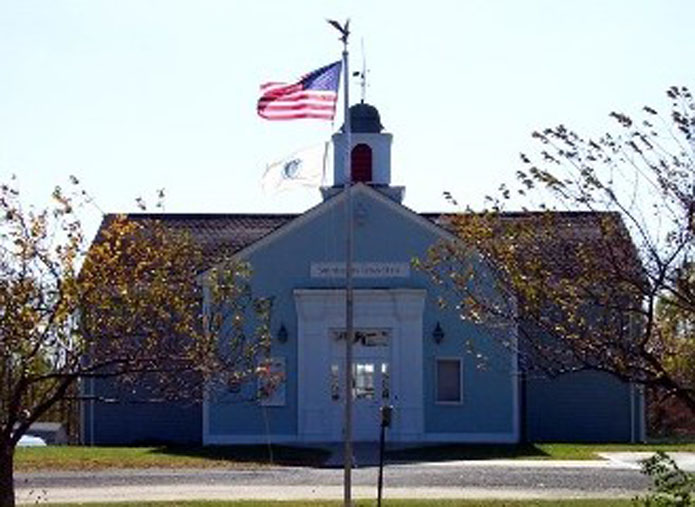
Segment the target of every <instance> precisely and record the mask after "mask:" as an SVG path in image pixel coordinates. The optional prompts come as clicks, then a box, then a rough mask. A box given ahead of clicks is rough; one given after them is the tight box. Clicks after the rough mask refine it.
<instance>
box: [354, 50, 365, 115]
mask: <svg viewBox="0 0 695 507" xmlns="http://www.w3.org/2000/svg"><path fill="white" fill-rule="evenodd" d="M360 45H361V46H362V72H360V71H358V70H356V71H355V72H353V73H352V76H353V77H359V78H360V88H361V89H362V103H363V104H364V99H365V97H366V95H367V72H368V70H367V56H366V55H365V53H364V39H361V40H360Z"/></svg>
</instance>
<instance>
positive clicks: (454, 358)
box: [434, 356, 463, 405]
mask: <svg viewBox="0 0 695 507" xmlns="http://www.w3.org/2000/svg"><path fill="white" fill-rule="evenodd" d="M444 361H456V362H458V364H459V399H458V401H445V400H440V399H439V363H440V362H444ZM434 403H435V404H436V405H462V404H463V358H461V357H459V356H437V357H435V358H434Z"/></svg>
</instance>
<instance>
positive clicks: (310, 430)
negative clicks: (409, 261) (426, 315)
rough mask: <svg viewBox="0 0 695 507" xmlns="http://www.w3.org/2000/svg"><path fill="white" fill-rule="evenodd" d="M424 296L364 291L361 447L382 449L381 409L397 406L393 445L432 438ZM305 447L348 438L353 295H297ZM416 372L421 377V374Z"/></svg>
mask: <svg viewBox="0 0 695 507" xmlns="http://www.w3.org/2000/svg"><path fill="white" fill-rule="evenodd" d="M425 296H426V291H425V290H423V289H409V288H397V289H356V290H355V331H356V332H355V337H356V343H355V346H354V349H353V351H354V362H353V377H354V386H353V397H354V398H353V399H354V404H355V405H354V421H353V427H354V439H355V440H356V441H376V440H377V439H378V436H379V407H380V406H381V405H386V404H391V405H393V406H394V408H395V417H394V420H393V426H392V431H391V437H390V438H391V439H392V440H396V441H418V440H421V439H422V436H423V433H424V410H423V376H422V371H423V369H422V361H423V358H422V329H423V320H422V319H423V311H424V303H425ZM294 299H295V305H296V308H297V318H298V324H297V331H298V333H297V335H298V344H297V345H298V356H297V357H298V365H297V370H298V371H297V373H298V413H297V417H298V440H299V441H301V442H319V441H320V442H329V441H340V440H342V437H343V408H344V400H343V397H344V392H345V391H344V388H343V386H342V385H341V384H342V382H343V378H344V375H343V374H342V372H343V371H344V367H345V355H344V354H345V341H344V338H345V332H344V329H345V291H344V290H339V289H297V290H295V291H294ZM414 372H415V374H413V373H414Z"/></svg>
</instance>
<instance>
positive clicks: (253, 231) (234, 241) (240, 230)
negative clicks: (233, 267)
mask: <svg viewBox="0 0 695 507" xmlns="http://www.w3.org/2000/svg"><path fill="white" fill-rule="evenodd" d="M112 216H114V215H107V216H106V217H104V220H103V221H102V225H101V227H104V224H106V223H108V221H109V220H110V219H111V217H112ZM127 216H128V218H129V219H130V220H134V221H149V220H157V221H160V222H161V223H162V224H164V225H165V226H166V227H167V229H170V230H172V231H176V232H182V233H185V234H189V235H190V237H191V239H192V240H193V241H194V242H195V243H197V244H198V245H199V246H200V247H201V249H202V253H203V257H204V262H205V263H206V264H208V265H211V264H214V263H216V262H219V261H220V260H222V259H223V258H224V257H226V256H230V255H232V254H234V253H236V252H238V251H239V250H241V249H242V248H245V247H247V246H249V245H252V244H253V243H255V242H256V241H258V240H259V239H261V238H263V237H264V236H266V235H268V234H270V233H271V232H273V231H274V230H276V229H279V228H280V227H282V226H283V225H285V224H287V223H288V222H291V221H292V220H293V219H295V218H296V217H298V216H299V214H296V213H295V214H248V213H239V214H237V213H131V214H128V215H127Z"/></svg>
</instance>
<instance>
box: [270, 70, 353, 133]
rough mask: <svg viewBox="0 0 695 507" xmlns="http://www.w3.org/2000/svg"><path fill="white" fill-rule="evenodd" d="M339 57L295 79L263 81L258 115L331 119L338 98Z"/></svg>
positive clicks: (280, 117) (278, 118) (284, 118)
mask: <svg viewBox="0 0 695 507" xmlns="http://www.w3.org/2000/svg"><path fill="white" fill-rule="evenodd" d="M341 67H342V64H341V62H340V61H337V62H334V63H331V64H329V65H326V66H325V67H321V68H320V69H317V70H315V71H313V72H310V73H308V74H306V75H305V76H304V77H302V78H301V79H300V80H299V81H297V82H296V83H289V84H288V83H277V82H271V83H264V84H262V85H261V98H260V99H258V107H257V110H258V115H259V116H261V117H262V118H265V119H267V120H296V119H299V118H317V119H319V120H332V119H333V117H334V116H335V105H336V102H337V101H338V84H339V81H340V69H341Z"/></svg>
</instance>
